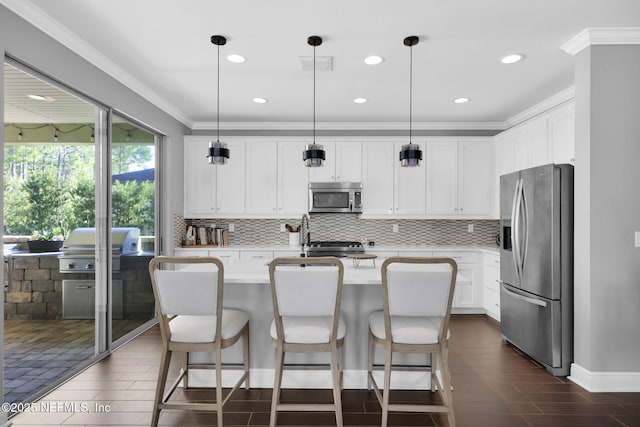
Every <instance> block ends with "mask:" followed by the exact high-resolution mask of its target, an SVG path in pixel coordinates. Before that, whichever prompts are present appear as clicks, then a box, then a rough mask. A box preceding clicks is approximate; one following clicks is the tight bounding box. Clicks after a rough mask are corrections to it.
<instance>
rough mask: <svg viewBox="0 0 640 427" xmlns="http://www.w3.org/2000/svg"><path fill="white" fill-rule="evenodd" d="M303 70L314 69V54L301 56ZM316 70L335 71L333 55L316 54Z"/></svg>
mask: <svg viewBox="0 0 640 427" xmlns="http://www.w3.org/2000/svg"><path fill="white" fill-rule="evenodd" d="M298 58H299V59H300V64H301V65H302V71H313V56H299V57H298ZM316 71H333V56H316Z"/></svg>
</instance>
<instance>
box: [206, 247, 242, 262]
mask: <svg viewBox="0 0 640 427" xmlns="http://www.w3.org/2000/svg"><path fill="white" fill-rule="evenodd" d="M209 256H213V257H216V258H220V260H221V261H222V262H225V261H237V260H238V259H240V254H239V252H238V251H224V250H222V251H220V250H211V251H209Z"/></svg>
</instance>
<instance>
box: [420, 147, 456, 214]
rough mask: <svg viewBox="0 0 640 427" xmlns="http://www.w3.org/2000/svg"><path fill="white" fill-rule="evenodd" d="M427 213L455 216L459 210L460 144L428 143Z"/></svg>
mask: <svg viewBox="0 0 640 427" xmlns="http://www.w3.org/2000/svg"><path fill="white" fill-rule="evenodd" d="M425 163H426V165H427V183H426V186H427V213H428V214H447V215H451V214H455V213H457V210H458V143H457V142H439V141H434V142H428V143H427V161H426V162H425Z"/></svg>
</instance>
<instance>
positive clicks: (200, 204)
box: [184, 138, 226, 218]
mask: <svg viewBox="0 0 640 427" xmlns="http://www.w3.org/2000/svg"><path fill="white" fill-rule="evenodd" d="M208 149H209V142H208V141H206V140H187V139H186V138H185V142H184V216H185V218H207V217H210V216H212V215H213V214H215V188H216V168H217V166H216V165H210V164H209V162H207V158H206V157H205V156H206V155H207V152H208ZM225 166H226V165H225Z"/></svg>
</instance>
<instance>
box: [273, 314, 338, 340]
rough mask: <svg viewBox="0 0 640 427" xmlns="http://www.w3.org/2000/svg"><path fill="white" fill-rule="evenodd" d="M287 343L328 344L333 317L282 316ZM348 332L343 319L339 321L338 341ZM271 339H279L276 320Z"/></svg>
mask: <svg viewBox="0 0 640 427" xmlns="http://www.w3.org/2000/svg"><path fill="white" fill-rule="evenodd" d="M282 324H283V326H284V336H285V340H284V341H285V342H288V343H295V344H320V343H328V342H329V338H330V337H331V316H282ZM346 332H347V327H346V326H345V324H344V322H343V320H342V317H340V320H339V321H338V339H342V338H344V336H345V335H346ZM271 338H273V339H277V338H278V333H277V331H276V322H275V320H274V321H273V322H271Z"/></svg>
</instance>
